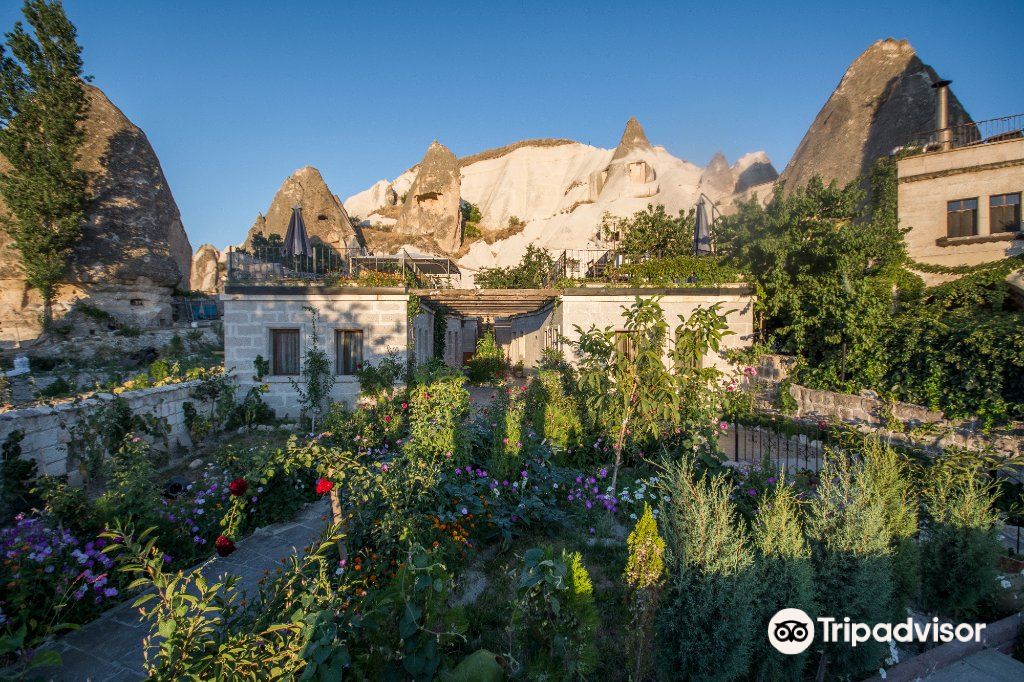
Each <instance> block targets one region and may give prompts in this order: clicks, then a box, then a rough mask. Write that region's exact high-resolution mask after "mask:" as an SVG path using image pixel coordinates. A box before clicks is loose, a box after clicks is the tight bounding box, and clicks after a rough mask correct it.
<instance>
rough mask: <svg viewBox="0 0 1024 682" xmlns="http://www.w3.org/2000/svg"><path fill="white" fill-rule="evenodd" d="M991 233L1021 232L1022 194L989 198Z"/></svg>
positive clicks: (997, 195)
mask: <svg viewBox="0 0 1024 682" xmlns="http://www.w3.org/2000/svg"><path fill="white" fill-rule="evenodd" d="M988 225H989V232H992V233H993V234H995V233H996V232H1020V192H1016V193H1014V194H995V195H993V196H990V197H989V198H988Z"/></svg>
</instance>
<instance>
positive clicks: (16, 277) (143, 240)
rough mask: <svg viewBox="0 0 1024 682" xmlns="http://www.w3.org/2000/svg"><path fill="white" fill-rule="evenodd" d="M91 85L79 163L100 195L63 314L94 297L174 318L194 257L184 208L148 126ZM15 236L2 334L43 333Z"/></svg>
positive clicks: (125, 314) (142, 317)
mask: <svg viewBox="0 0 1024 682" xmlns="http://www.w3.org/2000/svg"><path fill="white" fill-rule="evenodd" d="M85 87H86V91H87V95H88V101H89V111H88V115H87V117H86V119H85V121H84V122H83V124H82V125H83V127H84V129H85V141H84V143H83V146H82V150H81V155H80V162H79V165H80V167H81V168H82V169H84V170H86V171H87V172H89V174H90V176H89V177H90V184H89V191H90V194H91V196H92V201H91V202H90V206H89V209H88V213H87V216H86V222H85V225H84V226H83V234H82V239H81V241H80V242H79V243H78V245H77V246H76V247H75V249H74V251H73V253H72V255H71V258H70V259H69V263H68V273H67V282H66V284H65V285H63V286H61V287H60V290H59V291H58V294H57V297H56V300H55V301H54V312H55V315H60V314H61V313H62V312H64V311H66V310H68V309H69V308H70V306H71V304H72V303H73V302H74V301H75V300H76V299H79V298H86V299H89V302H90V303H92V304H93V305H96V306H97V307H100V308H102V309H104V310H106V311H107V312H110V313H111V314H113V315H114V316H115V317H118V318H120V319H122V320H123V321H126V322H131V323H133V324H139V325H149V324H159V323H169V322H170V321H171V306H170V300H171V294H172V292H173V290H174V289H175V288H176V287H180V288H185V287H187V286H188V282H189V272H190V269H191V263H192V247H191V245H190V244H189V241H188V236H187V235H186V234H185V230H184V227H183V226H182V223H181V214H180V212H179V211H178V206H177V204H176V203H175V202H174V196H173V195H172V194H171V190H170V187H168V185H167V178H165V177H164V173H163V169H162V168H161V167H160V161H159V159H158V158H157V156H156V153H155V152H154V151H153V148H152V147H151V146H150V144H149V140H147V139H146V135H145V133H143V132H142V130H140V129H139V128H138V127H137V126H136V125H134V124H133V123H132V122H131V121H129V120H128V118H127V117H125V115H124V114H123V113H122V112H121V110H120V109H118V108H117V107H116V106H114V104H113V103H111V101H110V100H109V99H107V97H106V95H104V94H103V92H102V91H101V90H99V89H98V88H95V87H93V86H90V85H87V86H85ZM0 211H6V207H4V206H3V205H2V203H0ZM9 241H10V240H9V239H8V237H7V235H6V234H5V233H3V232H2V231H0V271H2V273H3V274H2V275H0V278H2V279H0V294H2V299H0V306H2V307H0V339H2V340H26V339H30V338H33V337H35V336H36V335H37V334H38V331H39V328H38V316H39V312H40V310H41V307H42V302H41V300H40V299H39V296H38V294H37V293H36V292H35V291H32V290H30V289H29V288H28V287H27V286H26V284H25V281H24V279H23V278H22V277H21V276H20V274H19V273H20V266H19V257H20V254H18V252H17V251H16V250H14V248H13V247H12V246H11V245H10V243H9Z"/></svg>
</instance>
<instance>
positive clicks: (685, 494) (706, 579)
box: [655, 461, 761, 680]
mask: <svg viewBox="0 0 1024 682" xmlns="http://www.w3.org/2000/svg"><path fill="white" fill-rule="evenodd" d="M664 480H665V486H666V489H667V493H668V496H669V499H668V501H662V503H661V508H660V509H661V511H660V515H659V518H660V521H661V523H662V524H663V525H662V528H663V531H664V534H665V543H666V547H667V551H666V568H667V573H668V580H667V587H666V593H665V596H664V599H663V601H662V606H661V608H660V610H659V611H658V615H657V618H656V622H655V630H656V638H655V646H656V655H655V658H656V663H657V667H658V672H659V675H660V676H661V677H662V678H663V679H668V680H690V679H700V680H733V679H738V678H740V677H743V676H745V675H746V673H747V668H748V664H749V661H750V646H751V640H752V639H753V638H754V637H755V636H761V635H760V634H758V633H755V632H754V631H753V617H752V609H753V605H754V571H753V559H752V556H751V550H750V547H749V541H748V537H747V532H746V530H745V529H744V528H743V526H742V523H741V520H740V518H739V514H738V513H737V511H736V509H735V508H734V507H733V505H732V502H730V500H729V493H730V487H729V485H728V484H727V483H726V481H725V479H724V478H723V477H720V476H719V477H715V478H711V479H708V478H698V477H697V476H696V475H695V474H694V472H693V469H692V464H691V463H690V462H689V461H680V462H675V463H671V464H669V465H668V467H667V469H666V473H665V476H664Z"/></svg>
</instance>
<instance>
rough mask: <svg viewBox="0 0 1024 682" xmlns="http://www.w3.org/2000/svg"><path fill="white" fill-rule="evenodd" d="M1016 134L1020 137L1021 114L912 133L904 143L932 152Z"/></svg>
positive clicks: (1023, 121)
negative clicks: (909, 138)
mask: <svg viewBox="0 0 1024 682" xmlns="http://www.w3.org/2000/svg"><path fill="white" fill-rule="evenodd" d="M1017 138H1024V114H1014V115H1013V116H1003V117H1002V118H993V119H989V120H987V121H974V122H972V123H964V124H962V125H958V126H951V127H949V128H942V129H939V130H929V131H927V132H921V133H916V134H915V135H914V136H913V138H911V140H910V142H909V144H908V145H907V146H909V147H916V148H919V149H922V150H923V151H926V152H935V151H945V150H948V149H959V148H961V147H972V146H975V145H980V144H991V143H993V142H1003V141H1004V140H1013V139H1017Z"/></svg>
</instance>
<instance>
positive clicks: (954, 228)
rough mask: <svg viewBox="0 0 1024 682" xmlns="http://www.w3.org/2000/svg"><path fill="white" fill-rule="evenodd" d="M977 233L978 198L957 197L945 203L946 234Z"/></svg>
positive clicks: (966, 235)
mask: <svg viewBox="0 0 1024 682" xmlns="http://www.w3.org/2000/svg"><path fill="white" fill-rule="evenodd" d="M976 234H978V200H977V199H976V198H975V199H957V200H956V201H950V202H949V203H947V204H946V236H948V237H973V236H974V235H976Z"/></svg>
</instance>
